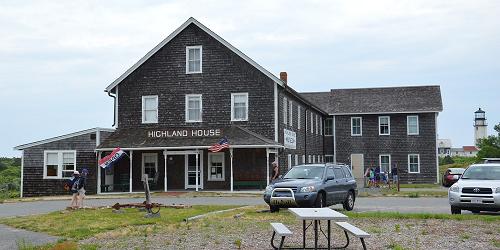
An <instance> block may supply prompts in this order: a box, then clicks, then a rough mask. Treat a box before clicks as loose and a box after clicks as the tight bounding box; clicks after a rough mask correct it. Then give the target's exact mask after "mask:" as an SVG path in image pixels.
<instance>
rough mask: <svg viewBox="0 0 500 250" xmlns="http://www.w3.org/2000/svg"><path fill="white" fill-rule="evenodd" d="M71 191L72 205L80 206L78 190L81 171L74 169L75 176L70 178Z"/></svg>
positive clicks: (75, 207)
mask: <svg viewBox="0 0 500 250" xmlns="http://www.w3.org/2000/svg"><path fill="white" fill-rule="evenodd" d="M68 184H69V191H70V192H71V195H72V197H71V204H70V207H71V208H72V209H77V208H78V190H79V185H80V172H78V171H76V170H75V171H73V177H72V178H71V179H69V182H68Z"/></svg>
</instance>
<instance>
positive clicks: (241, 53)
mask: <svg viewBox="0 0 500 250" xmlns="http://www.w3.org/2000/svg"><path fill="white" fill-rule="evenodd" d="M190 24H194V25H196V26H198V27H199V28H200V29H202V30H203V31H205V32H207V33H208V34H209V35H210V36H212V37H213V38H214V39H215V40H217V41H219V42H220V43H222V44H223V45H224V46H226V47H227V48H228V49H230V50H231V51H233V52H234V53H236V54H237V55H238V56H240V57H241V58H243V59H244V60H245V61H247V62H248V63H250V64H251V65H252V66H254V67H255V68H256V69H258V70H259V71H261V72H262V73H263V74H264V75H266V76H268V77H269V78H271V79H272V80H273V81H275V82H276V83H278V84H279V85H281V86H283V85H284V83H283V81H281V80H280V79H279V78H278V77H276V76H275V75H273V74H272V73H271V72H269V71H267V70H266V69H264V68H263V67H262V66H260V65H259V64H258V63H256V62H255V61H254V60H252V59H251V58H250V57H248V56H247V55H245V54H243V52H241V51H239V50H238V49H237V48H236V47H234V46H233V45H231V44H230V43H228V42H227V41H226V40H224V39H223V38H222V37H220V36H219V35H217V34H215V33H214V32H213V31H211V30H210V29H209V28H207V27H205V25H203V24H201V23H200V22H198V20H196V19H194V18H193V17H190V18H189V19H188V20H187V21H186V22H184V23H183V24H182V25H181V26H180V27H179V28H177V29H176V30H175V31H174V32H173V33H172V34H170V35H169V36H167V38H165V39H164V40H163V41H161V42H160V43H159V44H158V45H156V46H155V47H154V48H153V49H152V50H150V51H149V52H148V53H147V54H146V55H145V56H143V57H142V58H141V59H140V60H139V61H138V62H136V63H135V64H134V65H133V66H132V67H131V68H129V69H128V70H127V71H125V73H123V74H122V75H121V76H120V77H118V78H117V79H116V80H114V81H113V82H112V83H111V84H110V85H109V86H107V87H106V89H105V90H104V91H106V92H110V91H111V90H112V89H113V88H114V87H116V86H117V85H118V84H120V82H121V81H123V79H125V78H126V77H127V76H128V75H130V74H131V73H132V72H134V71H135V70H136V69H137V68H139V67H140V66H141V65H142V64H143V63H144V62H146V61H147V60H148V59H149V58H150V57H151V56H153V55H154V54H155V53H156V52H158V50H160V49H161V48H162V47H163V46H165V45H166V44H167V43H168V42H170V41H171V40H172V39H173V38H174V37H176V36H177V35H178V34H179V33H181V32H182V31H183V30H184V29H185V28H187V27H188V26H189V25H190Z"/></svg>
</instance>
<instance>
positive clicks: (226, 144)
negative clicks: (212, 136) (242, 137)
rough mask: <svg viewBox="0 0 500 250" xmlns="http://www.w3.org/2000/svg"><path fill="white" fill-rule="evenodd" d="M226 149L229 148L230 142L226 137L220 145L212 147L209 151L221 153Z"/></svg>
mask: <svg viewBox="0 0 500 250" xmlns="http://www.w3.org/2000/svg"><path fill="white" fill-rule="evenodd" d="M225 148H229V141H228V140H227V139H226V137H224V138H222V139H221V140H220V141H219V142H218V143H216V144H214V145H212V146H210V148H208V150H209V151H210V152H219V151H221V150H223V149H225Z"/></svg>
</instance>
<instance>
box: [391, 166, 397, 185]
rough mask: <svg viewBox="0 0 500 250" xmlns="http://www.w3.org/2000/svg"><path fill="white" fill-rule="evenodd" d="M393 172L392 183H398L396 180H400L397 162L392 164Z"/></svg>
mask: <svg viewBox="0 0 500 250" xmlns="http://www.w3.org/2000/svg"><path fill="white" fill-rule="evenodd" d="M391 173H392V183H393V184H396V182H399V176H398V166H397V165H396V164H393V165H392V169H391Z"/></svg>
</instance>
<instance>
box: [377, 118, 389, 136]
mask: <svg viewBox="0 0 500 250" xmlns="http://www.w3.org/2000/svg"><path fill="white" fill-rule="evenodd" d="M378 127H379V130H378V132H379V135H390V134H391V118H390V117H389V116H379V117H378Z"/></svg>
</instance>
